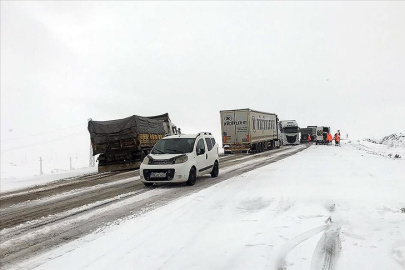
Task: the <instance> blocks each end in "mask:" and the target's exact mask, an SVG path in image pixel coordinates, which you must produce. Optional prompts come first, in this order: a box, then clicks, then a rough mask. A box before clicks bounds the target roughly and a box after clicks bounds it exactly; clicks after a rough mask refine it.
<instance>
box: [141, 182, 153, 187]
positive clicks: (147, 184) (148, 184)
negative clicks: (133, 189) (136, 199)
mask: <svg viewBox="0 0 405 270" xmlns="http://www.w3.org/2000/svg"><path fill="white" fill-rule="evenodd" d="M143 184H144V185H145V187H151V186H153V183H143Z"/></svg>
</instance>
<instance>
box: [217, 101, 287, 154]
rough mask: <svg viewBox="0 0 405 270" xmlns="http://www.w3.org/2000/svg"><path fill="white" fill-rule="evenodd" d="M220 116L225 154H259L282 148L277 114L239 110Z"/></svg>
mask: <svg viewBox="0 0 405 270" xmlns="http://www.w3.org/2000/svg"><path fill="white" fill-rule="evenodd" d="M220 116H221V132H222V145H223V148H224V152H225V154H231V153H233V152H244V153H248V152H255V153H259V152H262V151H265V150H268V149H273V148H275V147H280V143H279V133H278V117H277V115H276V114H274V113H267V112H260V111H255V110H251V109H238V110H223V111H220Z"/></svg>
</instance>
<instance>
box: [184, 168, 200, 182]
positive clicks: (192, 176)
mask: <svg viewBox="0 0 405 270" xmlns="http://www.w3.org/2000/svg"><path fill="white" fill-rule="evenodd" d="M196 177H197V173H196V171H195V168H194V167H192V168H191V169H190V174H189V175H188V180H187V182H186V184H187V186H194V184H195V181H196Z"/></svg>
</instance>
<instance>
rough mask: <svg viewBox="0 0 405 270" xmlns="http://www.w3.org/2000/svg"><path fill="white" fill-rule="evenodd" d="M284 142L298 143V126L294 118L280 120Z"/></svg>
mask: <svg viewBox="0 0 405 270" xmlns="http://www.w3.org/2000/svg"><path fill="white" fill-rule="evenodd" d="M280 127H281V133H282V136H283V142H284V144H286V145H287V144H300V127H299V126H298V124H297V121H295V120H283V121H280Z"/></svg>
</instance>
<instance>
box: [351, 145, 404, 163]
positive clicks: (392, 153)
mask: <svg viewBox="0 0 405 270" xmlns="http://www.w3.org/2000/svg"><path fill="white" fill-rule="evenodd" d="M350 144H352V146H353V147H354V148H356V149H358V150H362V151H365V152H367V153H368V154H372V155H376V156H382V157H387V158H392V159H402V160H405V147H395V146H389V145H386V144H377V143H373V142H370V141H366V140H362V141H360V140H356V141H350Z"/></svg>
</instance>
